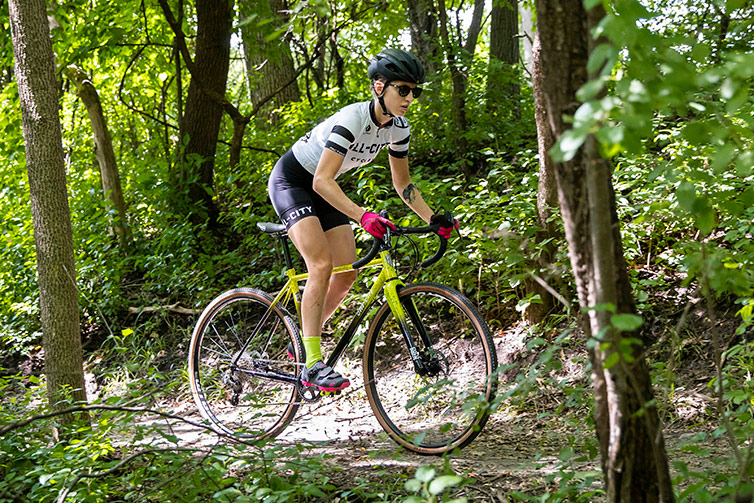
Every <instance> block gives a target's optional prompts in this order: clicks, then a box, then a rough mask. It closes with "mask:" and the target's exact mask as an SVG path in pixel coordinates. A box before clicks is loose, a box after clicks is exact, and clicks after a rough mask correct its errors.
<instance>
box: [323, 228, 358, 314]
mask: <svg viewBox="0 0 754 503" xmlns="http://www.w3.org/2000/svg"><path fill="white" fill-rule="evenodd" d="M325 236H326V237H327V242H328V243H329V244H328V246H329V248H330V256H331V257H332V263H333V266H334V267H338V266H341V265H347V264H353V263H354V262H356V241H355V240H354V237H353V229H352V228H351V226H350V225H340V226H338V227H335V228H333V229H330V230H328V231H327V232H325ZM354 281H356V271H352V272H344V273H340V274H333V275H332V277H331V278H330V286H329V288H328V290H327V296H326V297H325V303H324V305H323V308H322V323H323V324H324V323H325V322H326V321H327V320H328V319H329V318H330V316H331V315H332V313H333V312H335V310H336V309H337V308H338V306H339V305H340V303H341V302H343V299H344V298H345V296H346V294H347V293H348V290H350V289H351V286H352V285H353V282H354Z"/></svg>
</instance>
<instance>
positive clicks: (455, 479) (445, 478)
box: [429, 475, 463, 496]
mask: <svg viewBox="0 0 754 503" xmlns="http://www.w3.org/2000/svg"><path fill="white" fill-rule="evenodd" d="M462 480H463V479H462V478H461V477H459V476H458V475H440V476H439V477H437V478H436V479H435V480H433V481H432V482H431V483H430V484H429V494H432V495H435V496H436V495H438V494H440V493H441V492H443V491H444V490H445V489H447V488H448V487H453V486H456V485H458V484H459V483H460V482H461V481H462Z"/></svg>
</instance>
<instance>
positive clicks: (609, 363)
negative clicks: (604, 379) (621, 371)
mask: <svg viewBox="0 0 754 503" xmlns="http://www.w3.org/2000/svg"><path fill="white" fill-rule="evenodd" d="M619 360H620V355H619V354H618V353H611V354H610V356H608V357H607V358H605V363H603V364H602V366H603V367H604V368H605V369H610V368H611V367H613V366H615V364H616V363H618V361H619Z"/></svg>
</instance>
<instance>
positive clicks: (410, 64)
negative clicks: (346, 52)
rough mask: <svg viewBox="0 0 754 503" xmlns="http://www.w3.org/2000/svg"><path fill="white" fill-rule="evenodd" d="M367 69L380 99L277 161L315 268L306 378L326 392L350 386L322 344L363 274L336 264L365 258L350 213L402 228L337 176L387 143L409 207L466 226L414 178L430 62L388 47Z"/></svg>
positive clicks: (377, 225) (307, 313) (274, 186)
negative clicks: (413, 122)
mask: <svg viewBox="0 0 754 503" xmlns="http://www.w3.org/2000/svg"><path fill="white" fill-rule="evenodd" d="M367 74H368V76H369V79H370V80H371V91H372V97H373V99H372V100H370V101H366V102H361V103H354V104H352V105H349V106H346V107H344V108H342V109H341V110H340V111H338V112H337V113H335V114H334V115H332V116H331V117H329V118H328V119H326V120H325V121H323V122H321V123H320V124H319V125H317V126H316V127H314V129H312V130H311V131H310V132H308V133H307V134H306V135H304V136H303V137H302V138H300V139H299V140H298V141H297V142H296V143H295V144H294V145H293V147H291V149H290V150H289V151H288V152H286V153H285V154H284V155H283V156H282V157H281V158H280V160H279V161H278V162H277V164H275V167H274V169H273V170H272V173H271V174H270V179H269V183H268V191H269V194H270V198H271V199H272V204H273V206H274V207H275V211H276V212H277V214H278V216H279V217H280V220H281V222H282V223H283V224H284V225H285V226H286V229H287V231H288V236H290V238H291V240H292V241H293V244H294V245H295V246H296V248H297V249H298V251H299V253H300V254H301V256H302V257H303V259H304V262H305V263H306V268H307V271H308V272H309V279H308V281H307V282H306V286H305V288H304V293H303V297H302V300H301V318H302V320H301V323H302V330H303V342H304V349H305V352H306V364H305V368H304V370H302V373H301V382H302V384H303V385H304V386H310V387H314V388H316V389H319V390H320V391H336V390H340V389H343V388H346V387H348V386H349V384H350V382H349V380H348V379H347V378H345V377H343V376H342V375H340V374H339V373H338V372H336V371H335V370H333V369H332V368H331V367H329V366H327V365H325V364H324V363H323V361H322V360H323V358H322V351H321V347H320V342H321V334H322V326H323V324H324V322H325V321H326V320H327V319H328V318H329V317H330V315H331V314H332V313H333V312H334V311H335V309H336V308H337V307H338V306H339V305H340V303H341V301H342V300H343V298H344V297H345V295H346V293H348V290H349V289H350V288H351V285H352V284H353V282H354V281H355V280H356V272H355V271H354V272H350V273H343V274H337V275H331V272H332V268H333V267H336V266H340V265H346V264H350V263H353V262H354V261H356V258H357V257H356V244H355V241H354V234H353V230H352V229H351V225H350V223H349V219H351V220H355V221H357V222H360V223H361V226H362V227H363V228H364V229H365V230H366V231H367V232H368V233H369V234H371V235H372V236H375V237H377V238H380V239H381V238H383V237H384V235H385V232H386V229H387V228H392V229H394V228H395V226H394V225H393V223H392V222H390V220H388V219H386V218H383V217H380V216H379V215H377V214H376V213H374V212H372V211H369V210H367V209H364V208H362V207H361V206H359V205H358V204H356V203H355V202H353V201H352V200H351V199H350V198H349V197H348V196H347V195H346V194H345V193H344V192H343V190H342V189H341V188H340V186H339V185H338V182H337V181H336V179H337V178H338V177H339V176H340V175H342V174H343V173H345V172H346V171H349V170H351V169H353V168H356V167H359V166H363V165H365V164H368V163H369V162H371V161H372V160H373V159H374V158H375V157H376V156H377V153H378V152H379V151H380V150H381V149H382V148H383V147H387V148H388V154H389V162H390V172H391V175H392V179H393V187H395V190H396V191H397V192H398V195H399V196H400V197H401V199H402V200H403V201H404V202H405V203H406V205H408V207H409V208H411V209H412V210H413V211H414V212H415V213H416V214H417V215H419V217H420V218H422V220H424V221H425V222H429V223H432V224H439V225H440V231H439V232H438V233H439V234H440V235H441V236H443V237H444V238H448V237H449V236H450V233H451V232H452V230H453V228H457V227H458V222H457V221H453V222H451V221H449V219H448V218H446V217H444V216H443V215H440V214H435V213H434V212H433V211H432V210H431V209H430V208H429V206H428V205H427V203H426V202H425V201H424V199H423V198H422V196H421V194H420V193H419V191H418V190H417V189H416V187H415V186H414V184H412V183H411V177H410V176H409V167H408V146H409V138H410V131H409V125H408V121H407V120H406V119H405V118H404V115H405V113H406V111H407V110H408V108H409V106H410V105H411V103H412V102H413V100H414V99H415V98H418V97H419V95H420V94H421V92H422V89H421V88H420V87H418V85H419V84H421V83H422V82H424V68H423V67H422V65H421V63H420V62H419V60H418V59H416V57H414V56H413V55H412V54H410V53H408V52H406V51H403V50H400V49H385V50H384V51H382V52H380V53H379V54H378V55H377V56H375V58H374V59H373V60H372V61H371V63H370V65H369V67H368V69H367Z"/></svg>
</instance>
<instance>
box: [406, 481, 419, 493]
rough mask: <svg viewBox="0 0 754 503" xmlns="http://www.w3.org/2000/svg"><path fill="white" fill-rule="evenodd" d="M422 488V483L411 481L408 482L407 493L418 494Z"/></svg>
mask: <svg viewBox="0 0 754 503" xmlns="http://www.w3.org/2000/svg"><path fill="white" fill-rule="evenodd" d="M421 488H422V483H421V481H420V480H417V479H410V480H407V481H406V491H411V492H413V493H415V492H418V491H419V490H420V489H421Z"/></svg>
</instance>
